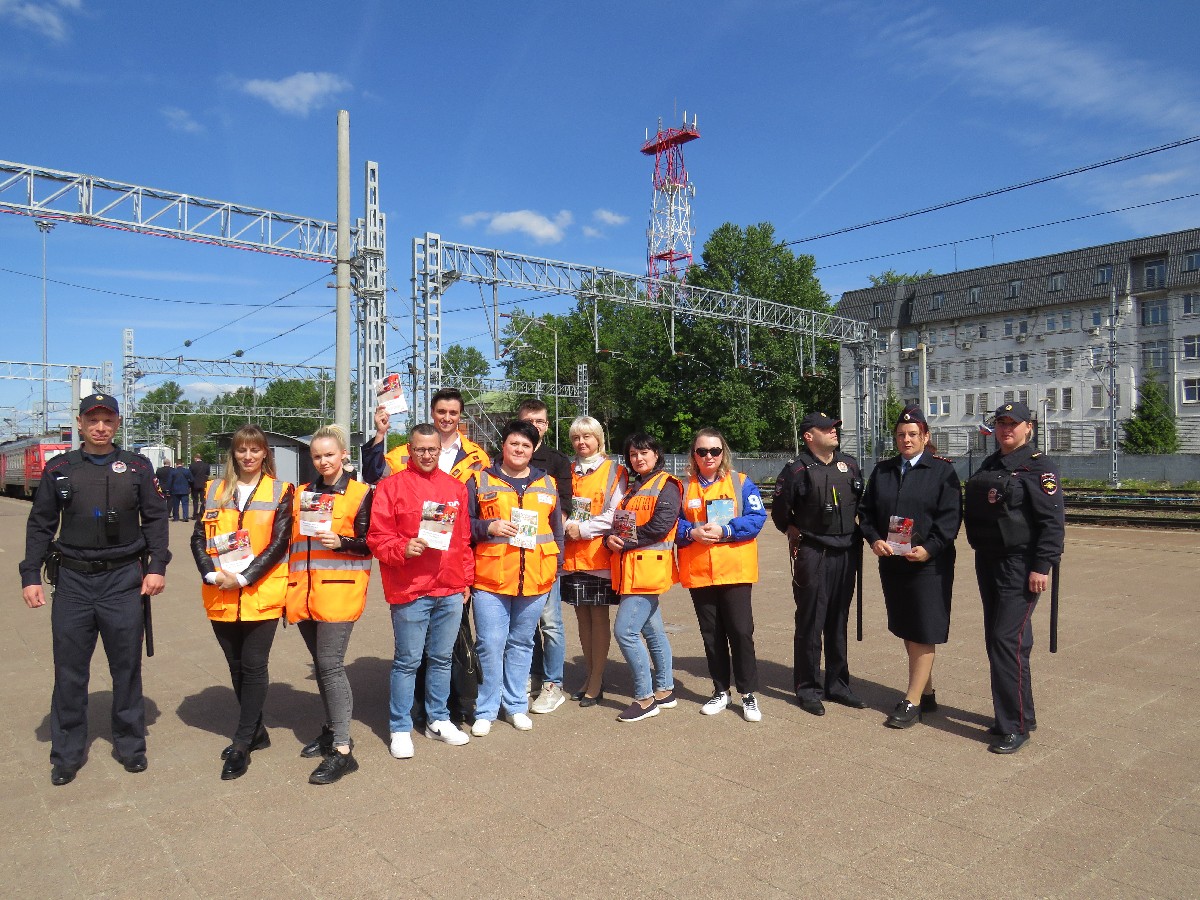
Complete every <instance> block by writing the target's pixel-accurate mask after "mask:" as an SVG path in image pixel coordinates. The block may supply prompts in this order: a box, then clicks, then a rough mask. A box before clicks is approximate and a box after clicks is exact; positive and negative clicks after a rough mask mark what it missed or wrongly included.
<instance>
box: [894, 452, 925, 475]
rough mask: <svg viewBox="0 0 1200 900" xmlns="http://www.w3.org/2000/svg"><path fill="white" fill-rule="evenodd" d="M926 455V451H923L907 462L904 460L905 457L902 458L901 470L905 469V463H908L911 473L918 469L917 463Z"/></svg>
mask: <svg viewBox="0 0 1200 900" xmlns="http://www.w3.org/2000/svg"><path fill="white" fill-rule="evenodd" d="M924 455H925V451H924V450H922V451H921V452H920V453H918V454H917V455H916V456H914V457H913V458H912V459H909V460H906V459H904V457H901V458H900V466H901V468H903V467H904V463H905V462H907V463H908V468H909V470H910V471H911V470H912V469H914V468H916V465H917V463H918V462H920V461H921V457H922V456H924Z"/></svg>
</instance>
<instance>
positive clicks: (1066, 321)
mask: <svg viewBox="0 0 1200 900" xmlns="http://www.w3.org/2000/svg"><path fill="white" fill-rule="evenodd" d="M1062 330H1063V331H1070V330H1071V313H1070V312H1068V311H1067V310H1063V314H1062Z"/></svg>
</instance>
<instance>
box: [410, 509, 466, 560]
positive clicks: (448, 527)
mask: <svg viewBox="0 0 1200 900" xmlns="http://www.w3.org/2000/svg"><path fill="white" fill-rule="evenodd" d="M457 519H458V501H457V500H452V501H450V502H449V503H438V502H437V501H435V500H426V501H425V502H424V503H423V504H422V505H421V527H420V528H419V529H418V530H417V537H419V538H420V539H421V540H423V541H424V542H425V543H426V544H428V545H429V549H431V550H449V549H450V536H451V535H452V534H453V533H454V523H455V521H456V520H457Z"/></svg>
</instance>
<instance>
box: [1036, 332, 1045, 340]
mask: <svg viewBox="0 0 1200 900" xmlns="http://www.w3.org/2000/svg"><path fill="white" fill-rule="evenodd" d="M1033 337H1034V340H1038V341H1044V340H1045V339H1046V336H1045V335H1044V334H1042V333H1041V332H1040V331H1039V332H1038V333H1037V334H1035V335H1034V336H1033Z"/></svg>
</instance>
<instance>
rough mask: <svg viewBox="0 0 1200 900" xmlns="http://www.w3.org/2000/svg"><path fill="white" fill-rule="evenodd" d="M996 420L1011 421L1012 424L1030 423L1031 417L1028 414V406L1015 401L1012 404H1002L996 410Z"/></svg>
mask: <svg viewBox="0 0 1200 900" xmlns="http://www.w3.org/2000/svg"><path fill="white" fill-rule="evenodd" d="M996 418H997V419H1012V420H1013V421H1014V422H1032V421H1033V416H1032V415H1031V414H1030V412H1029V406H1028V404H1025V403H1022V402H1021V401H1020V400H1016V401H1014V402H1012V403H1003V404H1001V405H1000V408H999V409H997V410H996Z"/></svg>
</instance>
